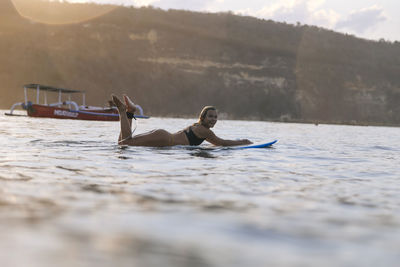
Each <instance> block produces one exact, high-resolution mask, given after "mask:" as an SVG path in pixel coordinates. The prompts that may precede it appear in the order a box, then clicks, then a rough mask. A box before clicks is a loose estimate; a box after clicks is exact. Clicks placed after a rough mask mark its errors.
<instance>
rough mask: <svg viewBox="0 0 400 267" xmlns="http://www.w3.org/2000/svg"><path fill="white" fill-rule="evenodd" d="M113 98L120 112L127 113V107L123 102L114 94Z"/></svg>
mask: <svg viewBox="0 0 400 267" xmlns="http://www.w3.org/2000/svg"><path fill="white" fill-rule="evenodd" d="M111 98H112V100H113V102H114V104H115V105H116V106H117V108H118V111H119V112H125V111H126V106H125V104H124V103H122V101H121V100H120V99H119V98H118V97H117V96H116V95H114V94H112V95H111Z"/></svg>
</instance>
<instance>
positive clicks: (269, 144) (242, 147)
mask: <svg viewBox="0 0 400 267" xmlns="http://www.w3.org/2000/svg"><path fill="white" fill-rule="evenodd" d="M276 142H278V140H274V141H272V142H269V143H264V144H258V145H249V146H236V147H232V149H246V148H265V147H270V146H272V145H273V144H275V143H276Z"/></svg>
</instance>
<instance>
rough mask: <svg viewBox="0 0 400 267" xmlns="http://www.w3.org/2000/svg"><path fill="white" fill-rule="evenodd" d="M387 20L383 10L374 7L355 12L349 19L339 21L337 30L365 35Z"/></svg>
mask: <svg viewBox="0 0 400 267" xmlns="http://www.w3.org/2000/svg"><path fill="white" fill-rule="evenodd" d="M386 20H387V17H386V16H385V14H384V12H383V8H381V7H378V6H372V7H368V8H363V9H361V10H358V11H353V12H352V13H351V14H350V15H349V16H348V17H347V18H345V19H342V20H339V21H338V22H337V24H336V27H335V28H336V29H348V30H352V31H355V32H356V33H364V32H366V31H367V30H369V29H371V28H374V27H375V26H376V25H378V24H379V23H381V22H384V21H386Z"/></svg>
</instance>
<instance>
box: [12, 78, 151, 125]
mask: <svg viewBox="0 0 400 267" xmlns="http://www.w3.org/2000/svg"><path fill="white" fill-rule="evenodd" d="M27 89H33V90H36V104H34V103H32V102H31V101H29V100H28V92H27ZM41 92H43V93H44V103H43V104H40V103H39V100H40V93H41ZM47 92H53V93H58V101H57V102H55V103H51V104H48V103H47ZM76 93H81V94H82V105H80V106H79V105H78V104H77V103H76V102H75V101H72V100H71V94H76ZM65 94H67V95H68V100H66V101H63V100H62V97H63V95H65ZM24 95H25V101H24V102H18V103H15V104H14V105H12V107H11V109H10V113H6V115H9V116H21V115H18V114H13V112H14V109H15V108H17V107H19V106H20V107H21V108H22V109H24V110H26V111H27V115H28V116H29V117H43V118H55V119H74V120H95V121H118V120H119V115H118V111H117V109H116V107H112V106H110V107H104V108H102V107H94V106H86V105H85V92H84V91H78V90H71V89H63V88H57V87H52V86H46V85H40V84H27V85H25V86H24ZM136 106H137V108H138V111H139V114H138V115H135V117H136V118H144V119H147V118H149V117H148V116H145V115H143V109H142V108H141V107H140V106H139V105H136Z"/></svg>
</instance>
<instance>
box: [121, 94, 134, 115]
mask: <svg viewBox="0 0 400 267" xmlns="http://www.w3.org/2000/svg"><path fill="white" fill-rule="evenodd" d="M123 97H124V101H125V105H126V111H128V112H131V113H135V111H136V110H137V108H136V105H135V103H133V101H132V100H131V99H130V98H129V97H128V96H127V95H123Z"/></svg>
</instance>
